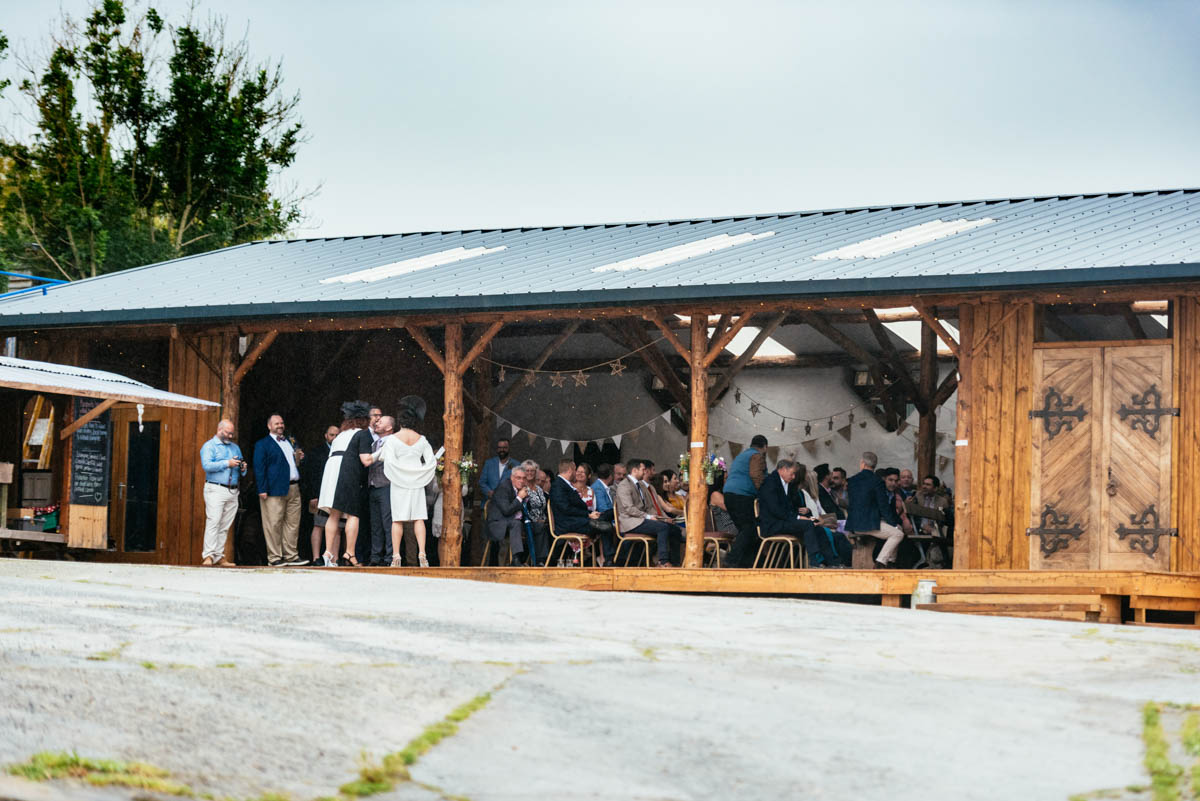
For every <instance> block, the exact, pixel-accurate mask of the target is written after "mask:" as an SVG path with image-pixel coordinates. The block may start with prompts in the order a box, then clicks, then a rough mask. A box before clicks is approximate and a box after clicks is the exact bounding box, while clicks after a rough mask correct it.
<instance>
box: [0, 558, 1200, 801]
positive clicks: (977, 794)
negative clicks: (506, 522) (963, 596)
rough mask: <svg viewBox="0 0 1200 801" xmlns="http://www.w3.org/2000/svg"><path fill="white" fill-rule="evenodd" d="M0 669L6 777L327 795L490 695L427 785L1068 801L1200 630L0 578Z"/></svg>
mask: <svg viewBox="0 0 1200 801" xmlns="http://www.w3.org/2000/svg"><path fill="white" fill-rule="evenodd" d="M0 677H2V684H0V763H4V764H8V763H15V762H19V761H22V760H26V759H28V758H29V757H30V756H31V755H32V754H34V753H35V752H38V751H44V750H52V751H63V750H66V751H70V750H74V751H77V752H78V753H79V754H80V755H84V756H93V757H106V758H121V759H136V760H142V761H145V762H149V763H152V764H154V765H158V766H160V767H162V768H165V769H167V770H169V771H171V773H172V774H173V776H174V777H175V778H177V779H178V780H180V781H182V782H185V783H187V784H189V785H191V786H192V787H194V788H195V789H196V790H197V791H198V792H201V791H205V792H211V793H214V794H216V795H217V796H237V797H246V796H250V795H257V794H259V793H262V792H264V791H279V792H286V793H289V794H291V795H292V796H293V798H295V799H296V801H308V800H309V799H313V798H315V797H317V796H323V795H330V794H333V793H335V792H336V789H337V787H338V786H339V785H341V784H342V783H344V782H346V781H349V780H351V779H352V778H354V777H355V773H356V770H357V766H358V764H359V761H360V760H361V759H363V758H364V755H365V756H366V758H374V759H378V758H380V757H382V755H384V754H385V753H389V752H393V751H396V750H399V749H400V748H402V747H403V746H404V745H405V743H407V742H408V741H409V740H410V739H411V738H413V737H414V736H416V735H417V734H418V733H420V732H421V731H422V730H423V729H424V728H425V727H426V726H428V725H429V724H431V723H434V722H436V721H438V720H441V719H442V718H443V717H444V716H445V715H446V714H447V712H449V711H450V710H452V709H454V708H455V707H457V706H459V705H460V704H462V703H464V702H466V701H468V700H470V699H472V698H474V697H475V696H477V695H479V694H481V693H485V692H489V691H490V692H491V693H492V698H491V701H490V703H488V704H487V705H486V706H484V707H483V708H482V709H481V710H479V711H478V712H476V713H475V714H474V715H472V716H471V717H470V718H469V719H468V720H466V721H465V722H463V723H462V724H461V725H460V727H459V731H458V733H457V734H455V735H454V736H451V737H449V738H447V739H445V740H443V741H442V742H441V743H440V744H438V745H437V746H435V747H434V748H433V749H432V750H431V751H430V752H429V753H427V754H426V755H425V756H424V757H423V758H422V759H421V760H420V762H419V763H418V764H417V765H416V766H415V767H414V769H413V771H412V774H413V779H414V781H415V782H421V783H424V784H427V785H433V786H436V787H438V788H441V791H442V792H443V793H444V794H446V795H454V796H465V797H467V798H470V799H473V801H486V800H487V799H514V798H522V799H524V798H555V799H702V798H703V799H707V798H713V799H754V801H759V800H760V799H767V798H806V799H855V801H860V800H863V799H867V800H869V799H888V800H889V801H904V800H905V799H913V801H918V799H919V801H930V799H956V800H957V801H967V800H969V799H988V801H993V800H994V799H1022V800H1023V801H1030V800H1032V799H1054V800H1055V801H1063V799H1065V798H1066V797H1067V796H1068V795H1070V794H1072V793H1085V792H1089V791H1092V790H1097V789H1101V788H1110V787H1123V786H1125V785H1129V784H1139V783H1145V782H1146V776H1145V773H1144V770H1143V768H1142V765H1141V760H1142V745H1141V740H1140V734H1141V714H1140V706H1141V704H1142V703H1144V702H1145V701H1147V700H1156V701H1173V702H1179V703H1200V632H1196V631H1175V630H1164V629H1155V628H1133V627H1120V626H1098V625H1092V624H1080V623H1059V622H1051V621H1033V620H1016V619H1006V618H984V617H969V616H959V615H948V614H938V613H931V612H915V611H909V610H904V609H885V608H879V607H869V606H856V605H852V604H838V603H823V602H815V601H796V600H782V599H779V600H773V599H756V598H736V597H680V596H668V595H635V594H615V593H612V594H598V593H597V594H589V593H585V592H574V591H569V590H555V589H545V588H533V587H513V586H503V585H489V584H482V583H473V582H458V581H450V580H439V579H419V578H403V577H397V576H387V575H366V574H355V573H352V572H348V571H338V572H320V571H308V570H291V571H287V570H276V571H266V570H262V571H259V570H212V569H209V570H205V569H200V568H174V567H149V566H134V565H95V564H79V563H69V562H37V561H26V560H0ZM9 786H11V781H10V782H9ZM41 792H46V791H44V790H43V791H41ZM88 792H90V793H93V794H94V792H95V791H90V790H89V791H88ZM80 794H81V795H83V794H84V793H83V791H80ZM19 795H20V794H19V793H15V792H13V791H11V790H10V791H9V792H8V793H7V796H9V797H12V796H19ZM126 795H131V794H129V793H127V794H126ZM5 796H6V793H5V791H4V789H3V787H0V797H5ZM29 797H30V798H33V797H34V796H33V795H30V796H29ZM39 797H41V796H39ZM437 797H439V793H437V792H433V791H430V790H427V789H422V788H421V787H420V786H418V785H416V784H415V783H414V784H406V785H402V786H400V787H399V788H398V789H397V790H395V791H393V792H391V793H388V794H387V795H386V796H381V797H380V798H386V799H387V801H399V800H400V799H409V798H412V799H417V798H437Z"/></svg>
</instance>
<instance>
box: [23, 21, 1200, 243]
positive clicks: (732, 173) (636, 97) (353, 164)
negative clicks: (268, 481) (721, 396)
mask: <svg viewBox="0 0 1200 801" xmlns="http://www.w3.org/2000/svg"><path fill="white" fill-rule="evenodd" d="M189 4H190V2H176V0H158V2H155V3H154V5H155V6H156V7H157V8H158V9H159V10H160V12H163V13H164V15H165V16H167V17H168V19H169V21H177V20H178V19H180V15H183V14H186V11H187V8H188V6H189ZM196 4H197V7H198V9H199V10H200V13H201V14H206V13H208V12H209V11H211V12H214V13H217V14H222V15H225V16H226V17H227V18H228V21H229V29H230V30H231V31H237V32H240V31H242V30H243V29H248V34H249V39H250V42H251V47H252V50H253V52H254V53H255V55H256V56H258V57H261V58H266V57H279V58H282V59H283V65H284V72H285V75H286V79H287V83H288V86H289V87H290V88H292V89H295V90H298V91H299V92H300V94H301V113H302V116H303V118H304V121H305V124H306V126H307V129H308V136H309V141H308V142H307V144H305V145H304V146H303V148H302V150H301V151H300V156H299V160H298V162H297V164H296V166H295V167H294V168H293V169H291V170H289V171H288V173H287V174H286V176H285V178H286V179H287V180H288V181H291V182H295V183H297V184H299V185H300V186H302V187H313V186H316V185H318V184H319V185H321V187H322V188H321V191H320V193H319V194H318V195H317V197H315V198H314V199H313V200H312V201H310V202H309V204H308V212H309V215H310V220H309V221H308V223H306V225H305V227H303V228H301V229H299V230H297V232H296V233H297V234H299V235H303V236H337V235H351V234H371V233H390V232H399V231H414V230H436V229H458V228H478V227H497V226H516V225H546V224H564V223H568V224H569V223H584V222H611V221H629V220H642V219H664V218H686V217H705V216H715V215H728V214H744V213H754V212H778V211H795V210H801V209H816V208H831V207H841V206H856V205H869V204H883V203H905V202H916V201H931V200H957V199H974V198H984V197H1015V196H1024V195H1037V194H1061V193H1075V192H1098V191H1113V190H1127V189H1160V188H1177V187H1195V186H1200V148H1197V132H1200V103H1197V89H1198V88H1200V47H1197V45H1196V43H1197V41H1200V3H1197V2H1101V1H1100V0H1080V2H1053V1H1051V0H1041V1H1040V2H994V3H985V2H974V1H973V2H945V3H942V2H926V3H916V2H878V3H851V2H845V1H844V0H837V2H834V0H828V1H827V2H823V3H801V2H793V3H767V2H748V1H747V0H739V2H732V0H729V1H727V2H722V3H711V4H707V3H704V2H697V1H696V0H691V1H690V2H679V3H655V2H653V1H652V0H638V2H611V3H583V2H562V0H555V1H554V2H527V3H502V2H498V1H496V2H479V3H467V2H452V1H451V0H426V2H420V3H417V2H411V3H407V2H375V3H366V2H352V0H341V1H340V2H328V0H320V2H317V1H315V0H196ZM87 5H88V3H87V2H81V1H78V0H63V2H62V4H61V7H62V8H63V9H65V10H66V11H68V12H70V13H74V14H77V15H78V14H80V13H81V11H82V10H84V9H85V8H86V7H87ZM0 8H2V9H3V14H0V26H2V28H3V30H4V31H5V32H6V33H7V34H8V35H9V37H10V39H13V40H14V41H18V40H27V41H28V40H36V39H38V38H42V37H44V34H45V32H46V31H47V30H48V28H49V24H50V18H51V17H52V16H53V13H54V5H53V4H52V3H50V2H45V3H43V2H37V3H31V2H28V0H0Z"/></svg>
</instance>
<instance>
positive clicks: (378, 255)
mask: <svg viewBox="0 0 1200 801" xmlns="http://www.w3.org/2000/svg"><path fill="white" fill-rule="evenodd" d="M984 218H987V219H991V220H993V221H994V222H991V223H989V224H986V225H981V226H977V227H973V228H970V229H969V230H963V231H959V232H958V233H953V234H951V235H948V236H944V237H942V238H938V239H934V240H932V241H925V242H922V243H920V244H914V245H912V246H910V247H906V248H904V249H900V250H897V251H895V252H892V253H888V254H886V255H881V256H878V257H877V258H852V259H832V260H828V261H821V260H815V259H814V258H813V257H814V256H816V255H818V254H821V253H826V252H829V251H834V250H837V249H839V248H845V247H847V246H852V245H855V244H856V243H860V242H863V241H865V240H870V239H872V238H875V237H880V236H883V237H886V236H889V235H891V234H894V233H896V232H897V231H902V230H905V229H911V228H913V227H914V226H919V225H924V224H928V223H932V222H933V221H936V220H941V221H943V222H946V223H952V222H954V221H956V220H980V219H984ZM767 232H771V234H772V235H771V236H762V234H765V233H767ZM746 234H748V235H753V236H757V237H759V238H757V239H754V240H753V241H740V242H739V244H736V245H735V246H733V247H727V248H724V249H720V250H713V251H712V252H704V253H696V254H694V255H692V256H691V257H690V258H686V259H683V260H681V261H670V262H668V263H664V264H657V265H656V266H654V267H653V269H644V270H643V269H631V270H628V271H606V272H596V268H598V267H603V266H604V265H609V264H613V263H616V262H624V261H627V260H632V259H638V258H640V257H644V256H647V255H648V254H653V253H657V252H659V251H664V250H668V251H669V250H670V249H671V248H680V247H683V246H688V245H691V244H693V243H696V242H699V241H701V240H705V239H708V238H710V237H715V236H720V235H728V236H729V237H739V236H740V235H746ZM459 247H461V248H466V249H471V248H490V249H495V250H493V252H487V253H481V254H479V255H476V256H474V257H472V258H469V259H463V260H460V261H455V262H451V263H447V264H440V265H438V266H432V267H425V268H424V269H421V270H418V271H415V272H410V273H406V274H403V275H395V276H392V277H389V278H385V279H382V280H376V281H370V282H363V281H352V282H346V283H341V282H338V283H327V284H323V283H321V282H322V280H325V279H330V278H334V277H337V276H339V275H347V274H349V273H354V272H357V271H360V270H366V269H371V268H375V267H381V266H383V265H388V264H393V263H396V262H403V261H407V260H410V259H417V258H420V257H423V256H429V255H430V254H436V253H442V252H444V251H447V250H451V249H453V248H459ZM501 248H502V249H501ZM1095 270H1106V271H1107V272H1106V273H1104V274H1103V275H1102V274H1100V273H1097V272H1094V271H1095ZM1180 278H1197V279H1200V190H1194V189H1189V190H1170V191H1160V192H1139V193H1129V192H1125V193H1114V194H1101V195H1070V196H1062V197H1048V198H1015V199H999V200H989V201H969V202H947V203H936V204H928V203H927V204H916V205H902V206H892V207H871V208H857V209H828V210H822V211H813V212H792V213H788V214H777V215H770V214H766V215H752V216H744V217H717V218H709V219H696V220H673V221H656V222H640V223H627V224H617V225H611V224H606V225H589V226H569V227H554V228H515V229H505V230H499V229H496V230H478V229H475V230H464V231H442V232H421V233H409V234H389V235H381V236H370V237H350V238H332V239H301V240H291V241H277V242H257V243H251V244H247V245H240V246H237V247H233V248H227V249H225V250H219V251H214V252H212V253H206V254H202V255H199V256H192V257H189V258H185V259H177V260H175V261H171V262H165V263H162V264H157V265H151V266H148V267H143V268H138V269H136V270H127V271H125V272H122V273H116V274H112V275H107V276H101V277H99V278H95V279H89V280H87V281H80V282H76V283H73V284H69V285H64V286H61V287H57V288H54V289H51V290H50V291H49V292H48V293H47V294H46V295H40V294H30V295H25V296H18V297H14V298H10V299H7V300H4V301H0V325H7V326H10V327H11V326H26V325H41V326H47V325H56V324H69V323H84V322H86V323H96V322H108V321H112V322H140V321H146V322H149V321H155V320H176V319H206V318H207V319H224V318H231V317H238V316H261V315H270V314H288V313H292V314H322V313H327V314H339V313H343V314H344V313H354V312H379V311H397V312H405V311H411V312H419V311H439V312H442V311H447V310H454V309H463V310H466V309H478V308H497V307H518V308H519V307H567V306H573V305H578V304H579V303H604V302H612V303H629V302H632V303H636V302H647V303H650V302H662V301H664V300H667V301H669V300H673V299H681V298H704V297H711V298H728V297H735V296H737V297H756V296H761V295H762V294H763V293H767V292H770V293H784V294H789V295H795V296H803V295H805V294H820V295H825V294H829V293H838V294H847V295H853V294H856V293H857V294H869V293H879V292H887V291H896V292H902V291H917V290H922V289H924V290H937V291H953V290H971V289H986V288H1000V287H1006V286H1007V287H1019V286H1025V285H1032V284H1037V283H1047V282H1053V283H1056V284H1063V283H1072V282H1074V283H1089V282H1096V281H1099V280H1122V281H1133V280H1147V281H1151V280H1156V279H1158V280H1169V279H1170V280H1176V279H1180Z"/></svg>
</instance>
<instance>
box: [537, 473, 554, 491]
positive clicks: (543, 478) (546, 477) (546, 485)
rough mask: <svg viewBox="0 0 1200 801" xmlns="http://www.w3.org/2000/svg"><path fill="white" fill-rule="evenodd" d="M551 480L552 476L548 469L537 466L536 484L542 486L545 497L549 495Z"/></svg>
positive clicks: (552, 479)
mask: <svg viewBox="0 0 1200 801" xmlns="http://www.w3.org/2000/svg"><path fill="white" fill-rule="evenodd" d="M552 481H554V476H552V475H550V471H549V470H545V469H543V468H541V467H539V468H538V474H537V485H538V486H539V487H541V488H542V492H544V493H546V497H547V498H549V497H550V487H551V482H552Z"/></svg>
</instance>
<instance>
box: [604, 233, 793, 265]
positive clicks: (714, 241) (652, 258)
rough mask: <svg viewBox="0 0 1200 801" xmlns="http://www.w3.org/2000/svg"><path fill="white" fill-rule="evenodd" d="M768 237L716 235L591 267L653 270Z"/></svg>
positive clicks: (761, 235)
mask: <svg viewBox="0 0 1200 801" xmlns="http://www.w3.org/2000/svg"><path fill="white" fill-rule="evenodd" d="M768 236H775V232H774V231H765V232H763V233H761V234H735V235H733V236H730V235H729V234H718V235H717V236H710V237H706V238H704V239H698V240H696V241H695V242H687V243H685V244H682V245H676V246H675V247H670V248H665V249H663V250H656V251H654V252H653V253H646V254H643V255H641V256H634V257H633V258H632V259H623V260H622V261H614V262H612V263H610V264H605V265H602V266H600V267H593V268H592V272H594V273H607V272H618V273H623V272H628V271H629V270H653V269H654V268H655V267H663V266H666V265H668V264H675V263H676V262H681V261H684V260H685V259H690V258H692V257H693V256H706V255H708V254H709V253H716V252H717V251H719V250H725V249H727V248H732V247H737V246H738V245H744V244H746V243H748V242H756V241H758V240H759V239H766V238H767V237H768Z"/></svg>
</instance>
